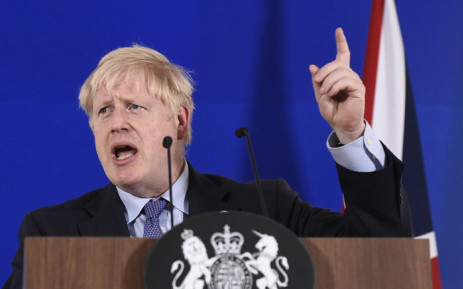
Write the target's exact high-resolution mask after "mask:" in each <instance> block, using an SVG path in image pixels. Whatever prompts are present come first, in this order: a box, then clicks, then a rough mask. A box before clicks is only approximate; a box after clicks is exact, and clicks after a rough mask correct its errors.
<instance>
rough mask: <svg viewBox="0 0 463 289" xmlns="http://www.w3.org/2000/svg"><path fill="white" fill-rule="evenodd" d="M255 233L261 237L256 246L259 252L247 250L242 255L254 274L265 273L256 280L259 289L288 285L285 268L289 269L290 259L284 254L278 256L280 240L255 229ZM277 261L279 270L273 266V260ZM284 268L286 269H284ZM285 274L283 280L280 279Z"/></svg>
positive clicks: (276, 264) (275, 288)
mask: <svg viewBox="0 0 463 289" xmlns="http://www.w3.org/2000/svg"><path fill="white" fill-rule="evenodd" d="M253 233H254V234H256V235H257V236H259V237H260V240H259V241H258V242H257V243H256V245H255V248H256V249H257V250H258V252H256V253H254V254H253V255H251V254H250V253H248V252H246V253H243V254H242V255H241V258H243V260H245V264H246V267H247V268H248V270H249V271H250V272H251V273H252V274H255V275H257V274H259V272H260V273H261V274H262V275H263V277H262V278H259V279H257V280H256V286H257V288H259V289H266V288H268V289H277V288H279V287H287V286H288V275H287V274H286V272H285V270H288V269H289V264H288V259H287V258H286V257H284V256H278V242H277V240H276V239H275V237H273V236H270V235H267V234H261V233H259V232H257V231H254V230H253ZM273 261H275V266H276V267H277V269H278V271H277V270H275V269H273V268H272V262H273ZM283 268H284V269H283ZM280 274H281V276H283V281H281V280H280V279H279V277H280Z"/></svg>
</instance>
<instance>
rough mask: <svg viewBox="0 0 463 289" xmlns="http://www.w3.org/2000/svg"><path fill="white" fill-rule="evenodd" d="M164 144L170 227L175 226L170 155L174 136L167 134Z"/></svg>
mask: <svg viewBox="0 0 463 289" xmlns="http://www.w3.org/2000/svg"><path fill="white" fill-rule="evenodd" d="M162 146H163V147H165V148H166V149H167V164H168V170H169V198H170V204H169V205H170V229H171V230H172V229H173V228H174V205H173V202H174V198H173V194H172V160H171V157H170V147H171V146H172V138H171V137H170V136H166V137H165V138H164V140H163V141H162Z"/></svg>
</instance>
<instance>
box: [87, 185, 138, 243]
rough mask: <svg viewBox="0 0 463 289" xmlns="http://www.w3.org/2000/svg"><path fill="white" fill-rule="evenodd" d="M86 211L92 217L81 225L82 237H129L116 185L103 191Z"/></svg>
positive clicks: (89, 204) (89, 203)
mask: <svg viewBox="0 0 463 289" xmlns="http://www.w3.org/2000/svg"><path fill="white" fill-rule="evenodd" d="M84 209H85V210H86V211H87V212H88V213H89V214H90V216H91V217H90V219H89V220H87V221H85V222H82V223H80V224H79V229H80V232H81V234H82V236H129V230H128V228H127V222H126V220H125V217H124V205H123V204H122V201H121V200H120V198H119V195H118V194H117V190H116V187H115V186H114V185H112V184H110V185H108V186H106V187H105V188H103V189H101V191H100V192H98V194H97V195H96V197H95V198H93V199H92V200H91V201H90V202H88V203H87V204H86V205H85V206H84Z"/></svg>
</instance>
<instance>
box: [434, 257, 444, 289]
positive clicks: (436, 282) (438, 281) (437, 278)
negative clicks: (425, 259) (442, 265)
mask: <svg viewBox="0 0 463 289" xmlns="http://www.w3.org/2000/svg"><path fill="white" fill-rule="evenodd" d="M431 274H432V288H433V289H442V281H441V278H440V270H439V259H438V258H437V257H435V258H432V259H431Z"/></svg>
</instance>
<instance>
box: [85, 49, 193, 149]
mask: <svg viewBox="0 0 463 289" xmlns="http://www.w3.org/2000/svg"><path fill="white" fill-rule="evenodd" d="M135 72H142V73H143V75H144V76H145V81H146V87H147V90H148V93H149V95H150V96H152V97H158V98H159V99H160V100H161V102H162V103H163V104H164V105H165V106H166V107H167V109H168V110H169V117H170V118H173V117H175V116H176V115H177V113H178V111H179V109H180V107H182V106H185V107H187V108H189V110H190V123H189V124H188V134H187V135H186V137H185V145H188V144H189V143H190V142H191V119H192V116H193V110H194V103H193V99H192V96H191V95H192V94H193V81H192V79H191V77H190V75H189V73H188V72H187V71H185V70H184V69H183V68H182V67H180V66H177V65H175V64H173V63H171V62H169V60H168V59H167V58H166V57H165V56H164V55H162V54H161V53H159V52H157V51H156V50H153V49H151V48H148V47H144V46H140V45H134V46H132V47H123V48H118V49H116V50H113V51H111V52H109V53H108V54H106V55H105V56H104V57H103V58H102V59H101V60H100V62H99V63H98V66H97V67H96V68H95V70H93V72H92V73H91V74H90V76H89V77H88V78H87V80H86V81H85V83H84V84H83V85H82V87H81V89H80V94H79V102H80V107H81V108H82V109H83V110H84V111H85V113H86V114H87V115H88V117H89V118H90V121H91V117H92V112H93V96H94V95H95V92H96V91H97V90H98V89H100V88H104V89H106V90H107V91H108V92H110V91H111V90H112V89H114V88H115V87H116V86H117V85H118V84H119V81H121V80H122V79H123V78H125V77H127V75H129V74H132V73H135Z"/></svg>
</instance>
